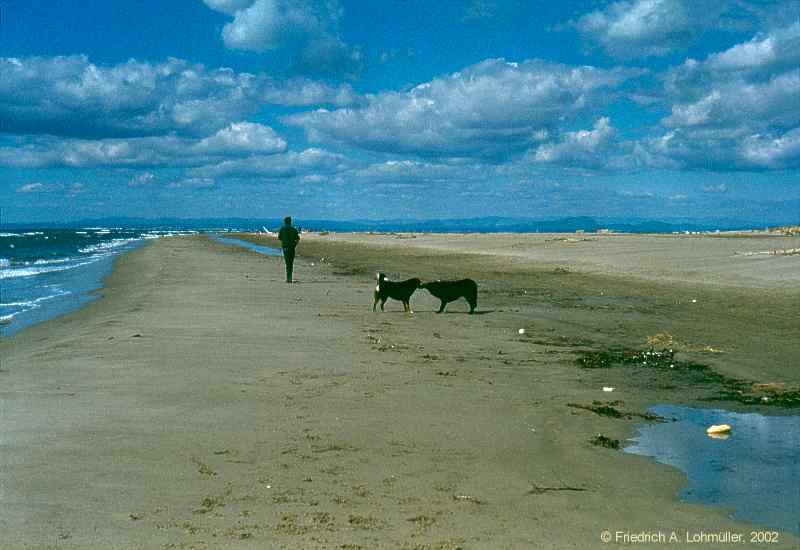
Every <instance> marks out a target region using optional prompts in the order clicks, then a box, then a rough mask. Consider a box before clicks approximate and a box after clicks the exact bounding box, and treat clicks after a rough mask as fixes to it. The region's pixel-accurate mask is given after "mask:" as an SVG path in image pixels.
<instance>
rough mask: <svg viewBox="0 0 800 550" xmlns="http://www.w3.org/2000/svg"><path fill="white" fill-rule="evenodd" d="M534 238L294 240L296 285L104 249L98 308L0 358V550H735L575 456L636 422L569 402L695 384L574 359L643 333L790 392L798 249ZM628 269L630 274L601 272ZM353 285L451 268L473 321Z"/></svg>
mask: <svg viewBox="0 0 800 550" xmlns="http://www.w3.org/2000/svg"><path fill="white" fill-rule="evenodd" d="M404 237H409V236H404ZM551 237H553V238H567V237H564V236H551ZM547 238H549V237H546V236H514V237H513V238H509V237H506V238H502V237H501V236H484V237H469V236H458V237H456V236H429V237H422V236H420V237H417V238H415V239H411V238H398V237H397V236H366V235H364V236H350V237H347V238H345V237H343V236H341V235H325V236H312V235H306V236H304V239H303V241H302V243H301V248H300V249H299V252H300V253H301V254H302V255H301V256H300V257H299V258H298V261H297V265H296V268H295V272H296V276H297V277H298V278H299V279H300V282H299V283H298V284H295V285H286V284H285V283H283V282H281V281H282V279H283V273H282V269H283V266H282V264H281V263H280V261H279V260H278V259H277V258H270V257H264V256H259V255H257V254H254V253H250V252H246V251H242V250H240V249H237V248H233V247H228V246H223V245H220V244H216V243H214V242H211V241H210V240H208V239H206V238H203V237H183V238H168V239H161V240H158V241H155V242H153V243H151V244H149V245H148V246H146V247H145V248H142V249H140V250H137V251H135V252H132V253H130V254H129V255H127V256H125V257H123V258H121V259H120V261H119V262H118V264H117V266H116V268H115V270H114V273H113V275H112V276H111V277H110V278H109V279H108V280H107V282H106V289H105V290H104V295H105V296H104V298H103V299H102V300H99V301H96V302H93V303H92V304H90V305H89V306H87V307H86V308H84V309H82V310H81V311H79V312H76V313H74V314H71V315H68V316H65V317H62V318H60V319H57V320H54V321H50V322H47V323H44V324H42V325H39V326H36V327H32V328H30V329H28V330H26V331H24V332H22V333H20V334H18V335H16V336H14V337H12V338H8V339H5V340H4V341H2V342H0V357H2V365H0V369H2V372H0V381H1V382H2V390H1V391H0V420H1V421H2V432H0V437H1V438H2V439H0V465H1V466H2V468H1V469H0V503H1V504H2V514H0V533H2V536H1V537H0V548H2V549H13V550H18V549H26V548H31V549H32V548H36V549H40V548H58V549H62V548H64V549H94V548H97V549H101V548H102V549H116V548H119V549H123V548H124V549H128V548H130V549H134V548H136V549H138V548H143V549H151V548H152V549H169V548H176V549H177V548H181V549H189V548H198V549H207V548H208V549H210V548H237V549H238V548H242V549H245V548H259V549H261V548H351V549H353V548H419V549H423V548H430V549H448V548H481V549H482V548H579V549H585V548H595V547H605V548H607V547H609V546H619V545H618V544H614V543H612V544H610V545H605V546H604V545H603V544H602V543H601V542H600V533H601V531H602V530H603V529H611V530H613V531H616V530H621V531H632V532H639V531H641V530H647V531H654V530H662V531H665V532H670V531H672V530H675V531H677V532H678V533H679V534H680V536H681V540H683V538H682V537H683V533H684V532H685V531H689V532H699V531H714V532H717V531H731V532H737V533H744V534H745V536H746V538H747V539H748V540H749V536H748V535H747V534H748V533H749V531H750V529H751V526H749V525H747V524H744V523H740V522H734V521H732V520H730V519H728V518H727V516H726V513H725V512H724V511H723V510H718V509H714V508H709V507H703V506H695V505H688V504H684V503H681V502H680V501H679V500H678V498H677V497H678V492H679V490H680V488H681V487H682V486H683V484H684V483H685V478H684V476H683V475H682V474H681V473H680V472H678V471H676V470H674V469H671V468H668V467H664V466H659V465H657V464H655V463H654V462H652V461H651V460H649V459H647V458H643V457H637V456H632V455H626V454H623V453H621V452H619V451H615V450H612V449H606V448H602V447H598V446H594V445H592V444H591V443H590V442H589V440H590V438H592V437H593V436H595V435H596V434H599V433H602V434H604V435H606V436H608V437H609V438H611V439H624V438H625V437H629V436H631V435H632V434H633V432H634V430H635V427H636V426H637V425H638V423H639V422H641V421H642V420H641V419H640V418H637V417H631V418H627V417H624V416H623V417H622V418H609V417H606V416H601V415H597V414H595V413H593V412H591V411H588V410H585V409H581V408H574V407H570V406H568V405H569V404H578V405H588V404H591V403H592V402H593V400H602V399H606V398H607V395H606V394H604V393H603V392H602V391H601V387H602V386H603V385H611V386H615V387H617V391H616V392H615V393H614V399H618V400H621V401H623V402H622V403H619V404H617V405H615V407H616V408H617V409H619V410H622V411H627V412H633V413H637V412H644V411H645V410H646V408H647V407H648V406H649V405H652V404H655V403H660V402H673V403H678V402H680V403H688V404H696V403H701V401H700V400H701V399H703V398H706V397H709V396H713V395H716V394H717V390H718V388H717V387H716V386H715V385H714V384H701V385H695V384H690V383H688V382H687V381H685V380H682V379H680V377H675V378H674V379H670V378H665V377H664V376H661V375H659V376H654V375H652V374H650V373H647V374H642V373H640V372H638V371H634V370H629V369H624V368H615V369H598V370H586V369H580V368H578V367H577V366H576V364H575V358H576V353H577V352H578V351H580V350H586V349H604V348H605V347H607V346H611V345H626V346H643V345H645V343H646V338H647V337H648V336H653V335H655V334H662V335H663V334H667V333H668V334H669V335H670V336H671V337H672V345H674V346H675V347H677V348H678V349H679V350H681V356H682V357H686V358H691V359H692V360H697V361H703V362H706V363H708V364H710V365H712V366H713V367H714V369H716V370H717V371H719V372H722V373H724V374H725V375H727V376H736V377H740V378H747V379H748V380H752V381H758V382H770V383H771V382H780V383H784V384H788V385H792V384H797V383H798V382H800V373H798V369H797V359H798V357H800V348H799V347H798V346H800V344H799V343H798V341H797V340H798V339H797V338H796V329H797V325H796V323H797V321H796V319H797V318H796V311H797V307H796V306H797V303H798V302H797V300H798V292H797V285H796V282H797V274H798V273H800V269H798V264H799V263H800V258H798V257H797V256H785V257H773V256H770V257H768V258H762V257H760V256H758V257H756V256H744V255H740V256H734V255H733V254H732V252H736V251H743V252H747V251H754V250H755V251H760V250H766V249H768V248H770V247H773V243H778V241H772V240H770V241H768V242H767V241H764V242H761V241H757V240H755V241H754V240H750V239H737V240H733V239H731V240H722V239H719V240H714V241H710V240H699V239H698V240H693V241H690V242H689V241H679V240H676V239H672V240H668V239H669V238H666V237H664V238H662V237H625V238H624V239H622V238H620V240H611V238H608V239H604V240H602V241H600V240H598V241H579V242H566V241H545V239H547ZM568 238H589V237H588V236H585V237H576V236H569V237H568ZM614 239H617V237H614ZM637 239H640V240H637ZM254 240H257V241H258V240H261V241H263V240H269V239H263V238H255V239H254ZM346 241H351V242H346ZM471 242H472V244H470V243H471ZM605 242H608V247H610V248H607V247H605V246H603V244H604V243H605ZM687 242H689V243H690V244H686V243H687ZM637 243H639V244H638V245H637ZM665 243H667V244H665ZM681 243H683V244H681ZM784 243H785V248H792V247H797V246H798V243H797V239H796V238H795V239H794V240H792V239H787V240H784V241H780V245H781V246H775V248H779V247H783V245H784ZM418 245H421V246H418ZM656 245H659V248H657V250H658V251H659V254H658V255H656V256H653V255H651V254H650V251H651V250H653V249H652V247H653V246H656ZM660 245H663V247H661V246H660ZM637 246H638V247H640V248H637ZM579 247H580V248H579ZM687 250H690V251H691V252H687ZM480 251H483V252H484V253H482V254H476V252H480ZM612 252H614V254H617V256H616V257H614V256H612V255H611V253H612ZM636 254H639V255H640V256H639V257H642V258H650V260H649V261H647V262H645V264H646V265H642V263H641V262H638V261H633V263H632V264H631V265H629V266H627V267H626V262H628V261H630V260H629V259H628V258H630V257H635V255H636ZM671 254H672V255H673V256H670V255H671ZM323 257H324V258H325V259H324V260H321V259H322V258H323ZM690 258H699V259H700V260H698V261H694V262H693V261H691V260H690ZM706 258H713V259H714V260H715V261H710V260H708V261H707V260H706ZM717 259H719V261H722V262H729V264H728V265H729V266H730V267H729V268H726V269H723V268H722V267H720V266H719V265H718V264H717V263H716V260H717ZM748 262H750V263H748ZM312 264H313V265H312ZM633 266H636V269H634V268H633ZM741 266H748V269H744V271H742V269H741ZM754 266H755V267H754ZM734 268H735V269H734ZM732 269H733V270H734V271H735V273H731V270H732ZM377 270H383V271H386V272H387V273H390V274H392V275H393V276H413V275H418V276H421V277H423V278H433V277H443V278H444V277H450V276H456V275H458V276H472V277H474V278H475V279H477V280H478V281H479V283H480V285H481V290H480V298H479V300H480V301H479V308H478V309H479V311H480V312H481V314H480V315H473V316H469V315H466V314H465V312H466V309H467V308H466V304H464V303H463V302H461V303H453V304H451V305H450V306H448V313H446V314H444V315H436V314H435V313H433V311H434V310H435V309H436V307H437V306H438V302H437V301H436V300H435V299H433V298H431V297H430V296H428V295H427V293H425V292H420V293H418V294H415V296H414V298H413V305H414V309H415V310H416V313H415V314H414V315H407V314H404V313H403V312H402V307H401V306H400V304H399V303H396V302H389V304H387V311H386V312H384V313H373V312H372V311H371V305H372V288H373V285H374V282H373V277H374V272H375V271H377ZM629 272H630V273H629ZM776 273H780V275H776ZM621 274H624V276H621ZM662 275H663V276H662ZM791 284H794V286H791ZM693 300H694V301H693ZM520 328H525V330H526V332H525V334H523V335H520V334H519V333H518V329H520ZM792 335H794V337H793V336H792ZM662 338H663V337H662ZM717 352H720V353H717ZM703 403H705V404H706V405H708V403H706V402H703ZM727 405H729V406H731V407H734V408H736V407H743V405H740V404H739V405H737V404H735V403H734V404H727ZM714 406H717V404H716V403H715V404H714ZM756 410H768V411H770V412H774V411H772V410H771V409H769V408H761V409H756ZM797 544H798V540H797V539H796V538H794V537H792V536H791V535H789V534H785V533H782V534H781V535H780V541H779V543H778V544H771V545H770V547H773V548H796V547H797ZM637 546H644V547H648V545H637ZM655 546H663V545H655ZM689 546H691V547H692V548H696V547H697V545H687V544H685V543H681V544H672V545H670V547H673V548H681V547H689ZM723 546H728V545H719V546H718V547H723ZM739 546H740V547H741V546H748V547H749V546H750V545H749V544H744V545H739Z"/></svg>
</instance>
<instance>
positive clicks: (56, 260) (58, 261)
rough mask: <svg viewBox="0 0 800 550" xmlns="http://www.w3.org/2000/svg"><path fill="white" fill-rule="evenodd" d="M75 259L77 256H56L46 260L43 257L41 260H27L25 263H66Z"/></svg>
mask: <svg viewBox="0 0 800 550" xmlns="http://www.w3.org/2000/svg"><path fill="white" fill-rule="evenodd" d="M73 261H75V258H70V257H66V258H55V259H52V260H45V259H44V258H42V259H40V260H36V261H33V262H26V263H25V265H51V264H65V263H67V262H73Z"/></svg>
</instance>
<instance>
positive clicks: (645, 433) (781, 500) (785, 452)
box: [624, 405, 800, 534]
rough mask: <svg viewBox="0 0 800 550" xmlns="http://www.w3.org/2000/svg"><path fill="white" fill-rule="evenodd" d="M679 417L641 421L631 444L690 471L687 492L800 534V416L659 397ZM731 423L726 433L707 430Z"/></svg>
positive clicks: (667, 412)
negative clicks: (683, 404)
mask: <svg viewBox="0 0 800 550" xmlns="http://www.w3.org/2000/svg"><path fill="white" fill-rule="evenodd" d="M650 411H651V412H653V413H655V414H657V415H660V416H663V417H665V418H668V419H675V421H673V422H669V421H668V422H663V423H653V424H648V425H645V426H643V427H641V428H639V435H638V436H637V437H635V438H633V439H632V441H633V445H631V446H630V447H627V448H626V449H624V450H625V452H627V453H632V454H638V455H644V456H650V457H653V458H654V459H655V460H656V461H657V462H660V463H662V464H669V465H670V466H674V467H675V468H678V469H679V470H681V471H682V472H684V473H685V474H686V475H687V477H688V478H689V484H688V486H687V487H686V488H685V489H684V490H683V491H682V493H681V498H682V499H683V500H685V501H687V502H692V503H699V504H708V505H713V506H722V507H724V508H728V509H732V510H733V513H732V517H733V518H735V519H738V520H743V521H749V522H751V523H756V524H761V525H764V526H767V527H771V528H773V529H780V530H785V531H791V532H793V533H795V534H800V521H798V518H799V517H800V416H765V415H761V414H754V413H748V414H743V413H735V412H730V411H724V410H712V409H692V408H689V407H678V406H673V405H658V406H656V407H653V408H652V409H650ZM713 424H730V426H731V427H732V431H731V433H730V437H728V438H727V439H714V438H711V437H709V436H708V435H707V434H706V428H708V427H709V426H711V425H713Z"/></svg>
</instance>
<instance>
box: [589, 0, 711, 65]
mask: <svg viewBox="0 0 800 550" xmlns="http://www.w3.org/2000/svg"><path fill="white" fill-rule="evenodd" d="M724 7H725V2H720V1H716V0H622V1H619V2H614V3H612V4H610V5H608V6H606V7H605V8H604V9H601V10H596V11H593V12H591V13H588V14H586V15H584V16H582V17H580V18H579V19H578V20H577V21H575V22H574V23H573V25H574V26H575V27H576V28H577V29H578V31H579V32H581V33H582V34H583V35H584V36H585V37H587V38H588V39H589V40H591V41H593V42H596V43H597V44H599V45H600V46H601V47H602V48H603V49H604V50H605V51H606V52H607V53H608V54H610V55H612V56H614V57H619V58H622V59H631V58H639V57H648V56H663V55H666V54H668V53H670V52H672V51H675V50H678V49H682V48H685V47H686V46H688V45H689V44H691V43H692V42H693V41H694V40H695V39H697V37H698V36H700V35H701V34H702V32H703V31H704V30H705V29H706V28H707V27H708V26H709V25H710V24H711V23H713V22H714V21H716V20H717V19H718V18H719V17H720V15H721V14H722V13H723V11H724Z"/></svg>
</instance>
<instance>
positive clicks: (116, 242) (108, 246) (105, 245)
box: [78, 238, 139, 254]
mask: <svg viewBox="0 0 800 550" xmlns="http://www.w3.org/2000/svg"><path fill="white" fill-rule="evenodd" d="M138 240H139V239H138V238H137V239H111V240H110V241H106V242H102V243H97V244H91V245H89V246H86V247H83V248H81V249H79V250H78V251H79V252H82V253H84V254H91V253H92V252H101V251H108V250H112V249H114V248H119V247H120V246H125V245H126V244H130V243H134V242H136V241H138Z"/></svg>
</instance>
